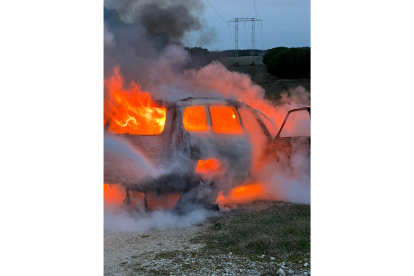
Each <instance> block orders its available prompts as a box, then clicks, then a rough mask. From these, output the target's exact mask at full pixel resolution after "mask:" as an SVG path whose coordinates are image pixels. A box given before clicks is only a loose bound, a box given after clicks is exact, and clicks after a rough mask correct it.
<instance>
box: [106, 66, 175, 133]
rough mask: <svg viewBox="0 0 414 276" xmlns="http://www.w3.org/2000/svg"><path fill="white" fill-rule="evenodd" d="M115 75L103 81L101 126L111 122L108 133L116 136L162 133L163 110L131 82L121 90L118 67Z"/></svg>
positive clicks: (164, 111) (146, 93) (121, 84)
mask: <svg viewBox="0 0 414 276" xmlns="http://www.w3.org/2000/svg"><path fill="white" fill-rule="evenodd" d="M114 73H115V74H114V76H112V77H111V78H109V79H107V80H105V81H104V85H105V88H106V89H107V90H108V93H109V96H108V97H106V101H105V103H104V124H105V123H106V122H107V120H108V119H111V120H110V123H109V127H108V131H109V132H110V133H118V134H125V133H129V134H139V135H156V134H159V133H161V132H162V131H163V130H164V126H165V119H166V113H167V111H166V109H165V108H164V107H160V106H157V105H156V104H155V103H154V102H153V101H152V99H151V96H150V94H149V93H148V92H142V91H141V87H140V86H139V85H138V84H136V83H135V82H132V83H131V84H130V86H129V88H127V89H124V88H123V84H124V79H123V78H122V76H121V75H120V73H119V67H116V68H115V70H114Z"/></svg>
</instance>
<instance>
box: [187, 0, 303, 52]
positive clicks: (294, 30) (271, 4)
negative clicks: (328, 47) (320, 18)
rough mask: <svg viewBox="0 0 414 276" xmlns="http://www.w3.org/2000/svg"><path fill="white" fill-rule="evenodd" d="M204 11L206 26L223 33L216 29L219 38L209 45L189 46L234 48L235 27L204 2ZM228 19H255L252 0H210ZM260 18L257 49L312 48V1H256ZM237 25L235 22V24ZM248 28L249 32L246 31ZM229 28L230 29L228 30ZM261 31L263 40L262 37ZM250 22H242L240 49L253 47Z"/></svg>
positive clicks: (221, 48) (194, 43)
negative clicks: (260, 25) (228, 24)
mask: <svg viewBox="0 0 414 276" xmlns="http://www.w3.org/2000/svg"><path fill="white" fill-rule="evenodd" d="M203 1H204V4H205V12H204V15H203V16H202V18H203V23H204V25H206V26H209V27H212V28H216V29H221V28H225V29H223V30H214V32H215V33H216V39H215V40H214V42H213V43H211V44H210V45H197V44H196V42H194V41H196V40H189V41H193V42H192V43H191V45H187V46H190V47H198V46H201V47H203V48H207V49H209V50H228V49H234V34H235V30H234V28H232V27H230V28H227V23H226V22H225V21H224V20H223V19H222V18H221V17H220V16H219V15H218V14H217V13H216V12H215V11H214V10H213V8H212V7H211V6H210V5H209V4H208V3H207V1H206V0H203ZM208 1H209V2H210V3H211V4H212V5H213V7H214V8H215V9H216V10H217V11H218V12H219V14H220V15H221V16H222V17H223V18H224V19H225V20H226V21H228V20H231V19H234V18H235V17H248V18H253V17H256V16H255V10H254V4H253V0H208ZM256 11H257V18H258V19H261V20H262V24H263V25H262V26H263V29H262V30H261V29H260V27H259V26H257V24H260V23H256V47H255V48H256V49H261V48H262V45H263V46H264V48H265V49H269V48H274V47H278V46H286V47H305V46H310V0H256ZM232 25H233V26H234V23H232ZM244 26H246V29H244ZM229 29H230V30H229ZM261 31H262V34H263V38H261ZM251 33H252V27H251V22H246V23H239V49H250V48H251Z"/></svg>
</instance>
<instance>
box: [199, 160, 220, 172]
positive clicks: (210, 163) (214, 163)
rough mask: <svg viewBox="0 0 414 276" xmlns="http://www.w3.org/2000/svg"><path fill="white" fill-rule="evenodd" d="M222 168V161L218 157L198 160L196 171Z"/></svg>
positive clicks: (212, 170)
mask: <svg viewBox="0 0 414 276" xmlns="http://www.w3.org/2000/svg"><path fill="white" fill-rule="evenodd" d="M219 169H220V162H219V161H218V160H217V159H207V160H205V161H204V160H198V164H197V167H196V173H204V174H206V173H210V172H216V171H218V170H219Z"/></svg>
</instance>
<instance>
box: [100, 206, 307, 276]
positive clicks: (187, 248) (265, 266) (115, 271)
mask: <svg viewBox="0 0 414 276" xmlns="http://www.w3.org/2000/svg"><path fill="white" fill-rule="evenodd" d="M269 206H270V205H269V203H266V202H256V203H252V204H248V205H243V206H240V208H238V209H237V210H234V211H228V212H220V213H219V217H224V218H230V217H232V216H236V215H238V214H241V213H243V212H256V211H258V210H261V209H266V208H268V207H269ZM213 220H214V218H213V219H209V220H207V221H205V222H203V223H202V224H198V225H193V226H190V227H187V228H174V229H166V230H150V231H148V232H146V233H137V232H128V233H125V232H117V233H106V234H105V235H104V254H105V255H104V275H116V276H121V275H122V276H124V275H278V274H276V271H277V270H278V269H279V268H281V269H282V270H283V271H284V273H285V275H310V266H309V265H308V263H310V256H309V257H308V258H305V259H304V260H303V262H302V261H300V263H299V265H298V264H296V265H293V264H292V263H290V262H289V261H288V260H286V261H283V260H280V258H278V256H265V255H262V256H257V258H254V259H253V260H252V258H251V257H250V258H249V257H248V256H243V255H240V254H239V255H235V254H232V253H231V252H230V253H228V254H206V252H205V251H203V250H202V248H203V247H204V244H203V243H194V239H197V237H198V236H199V235H200V234H202V233H203V232H205V231H209V228H210V227H211V225H212V224H213ZM191 240H192V241H191ZM302 264H303V265H302Z"/></svg>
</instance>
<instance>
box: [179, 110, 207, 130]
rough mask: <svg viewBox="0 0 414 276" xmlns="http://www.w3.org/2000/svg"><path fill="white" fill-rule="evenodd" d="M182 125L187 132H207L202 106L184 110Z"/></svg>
mask: <svg viewBox="0 0 414 276" xmlns="http://www.w3.org/2000/svg"><path fill="white" fill-rule="evenodd" d="M183 125H184V128H185V130H187V131H206V130H208V125H207V118H206V112H205V109H204V107H203V106H193V107H187V108H186V109H184V114H183Z"/></svg>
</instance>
